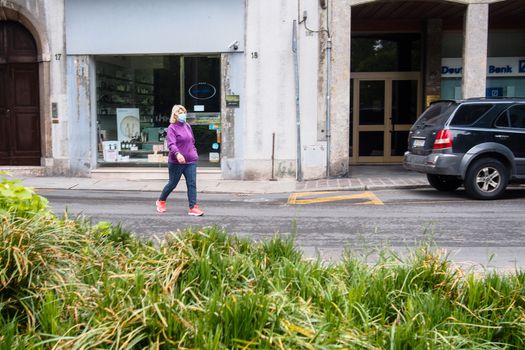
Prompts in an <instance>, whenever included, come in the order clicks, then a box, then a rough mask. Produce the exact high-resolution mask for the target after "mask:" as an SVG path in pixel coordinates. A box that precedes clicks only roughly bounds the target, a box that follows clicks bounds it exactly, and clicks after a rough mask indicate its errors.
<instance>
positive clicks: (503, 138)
mask: <svg viewBox="0 0 525 350" xmlns="http://www.w3.org/2000/svg"><path fill="white" fill-rule="evenodd" d="M494 138H496V139H500V140H506V139H508V138H509V135H499V134H498V135H494Z"/></svg>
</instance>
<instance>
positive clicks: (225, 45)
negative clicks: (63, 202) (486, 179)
mask: <svg viewBox="0 0 525 350" xmlns="http://www.w3.org/2000/svg"><path fill="white" fill-rule="evenodd" d="M521 19H525V12H524V10H522V9H521V6H520V1H518V0H505V1H491V0H463V1H462V0H454V1H447V0H435V1H404V0H400V1H380V0H372V1H364V0H338V1H336V0H298V1H288V0H265V1H262V0H221V1H216V0H196V1H191V2H189V1H184V0H154V1H147V2H146V1H141V0H92V1H83V0H47V1H34V0H33V1H29V0H27V1H21V0H0V38H1V39H2V40H1V41H0V79H1V80H0V136H1V137H0V138H1V139H2V140H3V141H0V170H2V169H4V170H11V171H13V169H14V170H17V169H29V170H28V171H33V172H40V173H46V174H63V175H70V176H90V175H91V174H92V173H93V172H94V171H96V170H97V169H101V168H104V169H109V168H112V167H115V168H121V167H126V168H131V169H139V168H152V167H157V168H158V167H164V166H165V160H166V149H165V145H164V137H165V135H164V129H165V128H166V127H167V126H168V119H169V114H170V111H171V107H172V106H173V105H174V104H183V105H185V106H186V107H187V109H188V112H189V117H190V118H189V120H190V122H191V124H192V127H193V130H194V133H195V136H196V142H197V149H198V151H199V156H200V164H199V165H200V166H201V167H210V168H215V169H217V170H218V171H220V173H221V175H222V177H223V178H225V179H245V180H253V179H269V178H272V177H275V178H283V177H291V178H296V179H298V180H305V179H318V178H324V177H337V176H345V175H346V174H347V173H348V171H349V167H351V166H355V165H358V164H365V163H396V162H400V161H401V158H402V154H403V152H404V150H406V142H407V133H408V130H409V128H410V126H411V125H412V123H413V122H414V121H415V119H416V118H417V116H418V115H419V113H420V112H421V111H422V110H423V109H424V108H425V106H426V105H427V104H428V103H430V102H431V101H433V100H436V99H439V98H449V99H450V98H468V97H474V96H486V95H490V96H518V95H521V96H523V94H522V93H521V90H522V89H525V82H524V81H523V80H522V79H524V76H525V45H524V44H523V43H525V40H523V39H525V28H523V25H522V24H521V23H525V21H523V20H521ZM31 38H32V40H33V42H31ZM20 43H22V44H24V45H22V44H20Z"/></svg>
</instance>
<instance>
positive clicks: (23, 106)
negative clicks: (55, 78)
mask: <svg viewBox="0 0 525 350" xmlns="http://www.w3.org/2000/svg"><path fill="white" fill-rule="evenodd" d="M40 157H41V137H40V99H39V94H38V63H37V50H36V45H35V41H34V39H33V37H32V35H31V33H29V31H28V30H27V29H26V28H25V27H24V26H22V25H21V24H20V23H18V22H11V21H0V165H40Z"/></svg>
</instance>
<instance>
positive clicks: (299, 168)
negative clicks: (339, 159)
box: [292, 20, 303, 181]
mask: <svg viewBox="0 0 525 350" xmlns="http://www.w3.org/2000/svg"><path fill="white" fill-rule="evenodd" d="M292 51H293V66H294V76H295V122H296V127H297V172H296V173H297V181H302V180H303V170H302V162H301V114H300V109H299V62H298V60H299V59H298V57H297V55H298V52H297V21H296V20H294V21H293V32H292Z"/></svg>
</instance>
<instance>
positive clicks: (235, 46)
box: [228, 40, 239, 50]
mask: <svg viewBox="0 0 525 350" xmlns="http://www.w3.org/2000/svg"><path fill="white" fill-rule="evenodd" d="M228 48H229V49H232V50H237V49H238V48H239V42H238V41H237V40H234V41H233V42H232V43H231V44H230V45H228Z"/></svg>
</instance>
